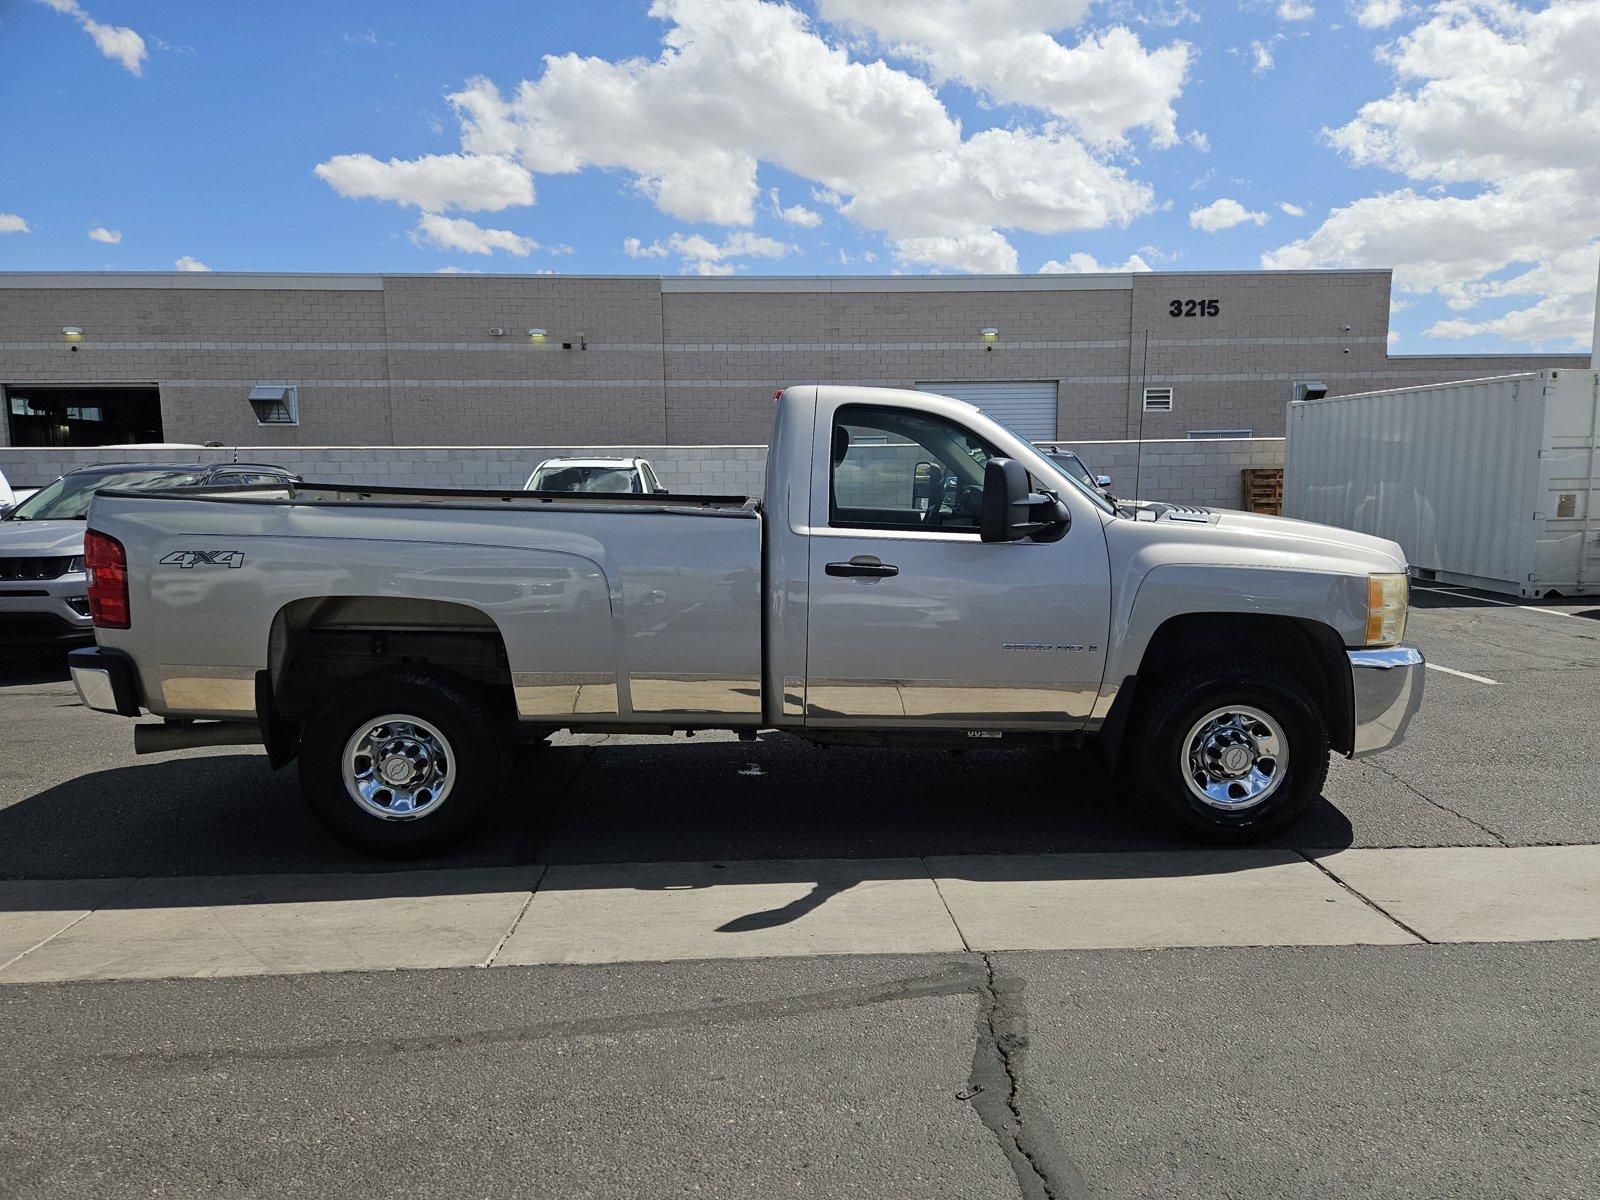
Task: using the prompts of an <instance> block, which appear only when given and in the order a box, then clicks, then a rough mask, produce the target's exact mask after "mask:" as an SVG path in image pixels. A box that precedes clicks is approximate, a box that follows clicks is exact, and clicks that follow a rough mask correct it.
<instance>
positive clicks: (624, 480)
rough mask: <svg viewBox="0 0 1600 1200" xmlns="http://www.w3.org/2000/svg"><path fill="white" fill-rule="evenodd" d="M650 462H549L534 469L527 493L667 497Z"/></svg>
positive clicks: (557, 460)
mask: <svg viewBox="0 0 1600 1200" xmlns="http://www.w3.org/2000/svg"><path fill="white" fill-rule="evenodd" d="M666 490H667V489H666V488H664V487H662V486H661V481H660V480H659V479H657V478H656V472H655V468H654V467H652V466H651V465H650V460H649V459H647V458H547V459H545V460H544V461H543V462H542V463H540V464H539V465H538V466H537V467H535V468H534V469H533V474H532V475H529V476H528V482H527V483H526V484H525V485H523V491H526V492H611V493H619V492H620V493H627V492H642V493H646V494H652V493H653V494H656V495H662V494H665V492H666Z"/></svg>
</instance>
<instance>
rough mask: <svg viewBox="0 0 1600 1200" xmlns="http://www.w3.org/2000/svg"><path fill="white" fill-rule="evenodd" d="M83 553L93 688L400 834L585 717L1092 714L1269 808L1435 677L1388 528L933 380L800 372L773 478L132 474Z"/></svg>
mask: <svg viewBox="0 0 1600 1200" xmlns="http://www.w3.org/2000/svg"><path fill="white" fill-rule="evenodd" d="M86 555H87V559H88V565H89V568H90V571H91V578H90V583H89V589H88V594H89V602H90V605H91V608H92V610H93V614H94V619H95V625H96V639H97V642H98V645H97V646H96V647H93V648H88V649H84V650H80V651H76V652H74V653H73V654H72V655H71V666H72V675H73V679H74V681H75V682H76V684H77V687H78V691H79V694H80V695H81V696H82V698H83V701H84V703H85V704H86V705H88V706H89V707H90V708H95V709H101V710H104V711H107V712H117V713H121V714H123V715H125V716H137V715H139V713H140V711H141V710H142V709H144V710H149V712H150V713H152V714H154V715H155V716H157V717H160V718H162V719H163V720H162V722H160V723H156V724H146V725H142V726H139V727H137V732H136V735H135V736H136V743H137V744H138V746H139V748H140V749H142V750H161V749H176V748H180V747H183V746H194V745H204V744H243V743H262V744H264V745H265V746H266V748H267V752H268V755H269V756H270V760H271V762H272V764H273V765H274V766H282V765H284V764H286V763H288V762H290V761H292V760H294V759H296V758H298V760H299V772H300V781H301V789H302V791H303V793H304V795H305V797H306V799H307V801H308V802H309V804H310V806H311V808H312V809H313V811H314V812H315V813H316V814H317V816H318V817H319V818H321V819H322V821H323V822H325V823H326V824H327V825H328V826H329V827H330V828H331V829H332V830H333V832H334V833H335V834H337V835H338V836H340V837H342V838H343V839H345V840H346V841H348V842H350V843H352V844H354V845H356V846H358V847H361V848H363V849H365V850H367V851H369V852H372V853H376V854H382V855H388V856H394V857H404V856H415V855H423V854H428V853H432V852H434V851H436V850H438V849H440V848H441V847H443V846H445V845H447V844H448V843H450V842H451V841H453V840H455V839H456V838H459V837H460V836H461V835H462V834H463V833H465V832H466V831H467V830H468V829H469V828H470V827H471V826H472V825H473V824H474V823H476V822H477V821H478V820H479V819H481V818H482V817H483V815H484V814H485V812H486V811H487V810H488V808H489V807H490V806H491V805H492V803H493V802H494V800H495V799H496V797H497V796H498V795H499V794H500V793H501V792H502V791H504V790H506V788H507V787H508V784H509V781H510V778H511V773H510V769H509V767H508V761H509V753H510V750H511V749H512V748H513V746H514V744H515V743H516V742H517V741H518V740H519V739H528V740H536V739H542V738H544V737H547V736H548V735H549V734H551V733H552V732H554V731H556V730H560V729H571V730H588V731H612V732H623V733H661V732H666V731H678V730H697V729H724V730H735V731H737V732H738V733H739V734H740V736H743V737H747V738H753V737H755V736H757V732H758V731H760V730H764V729H778V730H784V731H786V732H788V733H791V734H795V735H798V736H799V737H802V738H806V739H809V740H811V741H813V742H818V743H848V744H851V745H896V746H899V745H928V746H944V747H961V746H968V747H970V746H974V745H976V746H984V747H993V746H1010V745H1024V746H1040V747H1046V748H1048V747H1057V746H1062V745H1064V744H1075V743H1079V742H1084V741H1093V742H1094V743H1096V744H1098V745H1099V747H1100V748H1101V750H1102V751H1103V752H1104V754H1105V756H1106V758H1107V759H1108V760H1109V762H1110V763H1111V764H1112V765H1113V768H1114V770H1115V777H1116V778H1117V779H1119V780H1120V781H1121V784H1122V790H1123V791H1125V792H1126V793H1127V794H1130V795H1132V796H1136V797H1138V798H1139V799H1141V800H1142V801H1144V802H1145V803H1147V804H1148V805H1149V806H1150V807H1151V808H1152V809H1153V810H1154V811H1155V812H1156V813H1158V814H1159V815H1160V816H1161V817H1163V818H1165V819H1166V820H1167V821H1169V822H1171V823H1174V824H1175V825H1176V826H1178V827H1179V828H1180V829H1181V830H1183V831H1185V832H1187V833H1188V834H1190V835H1193V836H1196V837H1199V838H1203V839H1209V840H1215V841H1229V842H1238V841H1247V840H1251V839H1256V838H1260V837H1263V836H1266V835H1269V834H1271V833H1273V832H1275V831H1276V830H1279V829H1281V828H1283V827H1284V826H1286V825H1287V824H1289V823H1290V822H1291V821H1293V820H1294V819H1295V818H1296V817H1297V816H1298V815H1299V814H1300V813H1301V812H1302V811H1303V810H1304V809H1305V807H1306V805H1307V803H1308V801H1310V800H1311V799H1312V798H1313V797H1314V796H1316V794H1317V793H1318V791H1319V789H1320V788H1321V786H1322V783H1323V779H1324V777H1325V775H1326V773H1327V768H1328V755H1329V752H1330V750H1332V751H1338V752H1340V753H1342V754H1347V755H1363V754H1370V753H1373V752H1375V751H1378V750H1382V749H1384V748H1386V747H1388V746H1391V745H1393V744H1394V743H1395V742H1397V741H1398V740H1399V739H1400V738H1401V736H1402V735H1403V733H1404V731H1405V728H1406V724H1407V722H1408V721H1409V720H1410V718H1411V716H1412V714H1413V713H1414V712H1415V711H1416V709H1417V706H1418V704H1419V703H1420V701H1421V697H1422V687H1423V671H1422V665H1423V664H1422V656H1421V655H1420V654H1419V653H1418V652H1417V651H1416V650H1414V649H1412V648H1410V647H1408V646H1404V645H1402V644H1401V640H1402V638H1403V636H1404V631H1405V620H1406V611H1407V603H1408V592H1407V582H1406V564H1405V561H1404V558H1403V555H1402V552H1401V550H1400V547H1398V546H1397V545H1395V544H1394V543H1393V542H1387V541H1382V540H1379V539H1377V538H1371V537H1365V536H1363V535H1360V534H1355V533H1349V532H1345V531H1343V530H1338V529H1330V528H1326V527H1323V526H1318V525H1309V524H1304V523H1300V522H1295V521H1286V520H1280V519H1277V518H1271V517H1262V516H1255V515H1249V514H1245V513H1236V512H1215V511H1208V510H1204V509H1195V508H1177V507H1169V506H1159V507H1158V508H1154V509H1153V508H1145V509H1138V510H1136V509H1131V508H1130V509H1124V510H1119V509H1118V508H1117V507H1116V506H1115V505H1114V504H1113V503H1111V502H1110V501H1109V500H1108V499H1107V498H1106V497H1105V496H1104V495H1102V494H1100V493H1099V492H1097V491H1095V490H1094V489H1092V488H1088V487H1085V486H1083V485H1082V484H1080V483H1079V482H1077V481H1076V480H1075V479H1073V478H1072V477H1071V476H1070V475H1068V474H1066V473H1063V472H1062V471H1061V470H1060V469H1059V468H1057V467H1056V466H1054V465H1053V464H1052V463H1051V461H1050V460H1049V458H1047V457H1046V456H1045V455H1043V454H1042V453H1040V452H1039V451H1038V450H1037V449H1035V447H1034V446H1032V445H1031V444H1029V443H1028V441H1027V440H1025V439H1024V438H1022V437H1020V436H1018V435H1017V434H1015V433H1013V432H1012V431H1011V430H1010V429H1008V428H1006V427H1005V426H1004V425H1002V424H1001V423H999V422H998V421H996V420H994V419H993V418H991V417H988V416H986V415H985V414H984V413H983V412H981V411H980V410H979V409H977V408H975V407H973V406H972V405H970V404H965V403H962V402H961V401H958V400H952V399H947V398H944V397H940V396H931V395H928V394H927V393H923V392H909V391H894V390H887V389H877V388H862V387H843V386H805V387H793V388H789V389H788V390H787V391H785V392H784V393H783V394H782V395H781V396H780V397H779V399H778V402H777V413H776V421H775V425H774V430H773V437H772V442H771V447H770V450H769V452H768V458H767V473H766V497H765V499H764V500H761V501H757V500H751V499H745V498H743V497H719V496H689V495H670V496H668V495H651V496H641V495H601V494H584V495H573V496H571V497H567V496H551V495H539V494H534V493H527V492H490V491H407V490H404V489H385V488H367V487H346V486H335V485H328V484H315V483H305V484H293V485H290V486H287V487H279V488H244V489H240V488H232V489H205V488H197V489H185V490H179V491H172V492H165V493H160V494H155V493H148V494H147V493H136V492H128V491H114V490H107V491H103V492H101V493H100V494H99V495H98V496H97V497H96V498H95V500H94V503H93V506H92V508H91V509H90V512H89V530H88V539H87V544H86ZM1070 787H1071V784H1070V781H1069V780H1067V779H1063V781H1062V788H1063V791H1067V790H1068V789H1070Z"/></svg>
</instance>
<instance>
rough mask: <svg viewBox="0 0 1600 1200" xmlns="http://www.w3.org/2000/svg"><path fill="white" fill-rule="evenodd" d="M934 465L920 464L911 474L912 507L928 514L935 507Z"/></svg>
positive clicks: (928, 463)
mask: <svg viewBox="0 0 1600 1200" xmlns="http://www.w3.org/2000/svg"><path fill="white" fill-rule="evenodd" d="M933 491H934V486H933V464H932V463H931V462H919V463H918V464H917V465H916V468H915V469H914V470H913V471H912V473H911V507H912V508H914V509H916V510H917V511H918V512H927V511H928V509H929V508H930V507H932V505H933Z"/></svg>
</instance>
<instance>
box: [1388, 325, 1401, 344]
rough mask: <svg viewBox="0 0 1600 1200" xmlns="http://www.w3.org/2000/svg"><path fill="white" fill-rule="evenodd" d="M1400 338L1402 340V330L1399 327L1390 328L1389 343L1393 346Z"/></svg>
mask: <svg viewBox="0 0 1600 1200" xmlns="http://www.w3.org/2000/svg"><path fill="white" fill-rule="evenodd" d="M1399 340H1400V331H1399V330H1398V329H1391V330H1389V337H1388V342H1389V345H1391V346H1393V345H1394V344H1395V343H1396V342H1398V341H1399Z"/></svg>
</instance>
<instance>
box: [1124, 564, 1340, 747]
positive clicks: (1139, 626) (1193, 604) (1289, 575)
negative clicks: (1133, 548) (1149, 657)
mask: <svg viewBox="0 0 1600 1200" xmlns="http://www.w3.org/2000/svg"><path fill="white" fill-rule="evenodd" d="M1197 613H1228V614H1238V615H1253V616H1271V617H1290V618H1294V619H1296V620H1303V621H1314V622H1317V623H1320V624H1323V625H1327V626H1329V627H1331V628H1332V629H1334V630H1335V631H1336V632H1337V633H1338V634H1339V637H1340V638H1341V640H1342V641H1343V642H1344V644H1345V645H1346V646H1359V645H1361V644H1362V642H1363V640H1364V633H1365V628H1366V619H1367V577H1366V575H1365V573H1360V574H1357V573H1354V572H1342V571H1309V570H1306V569H1304V568H1299V567H1296V568H1284V567H1272V566H1259V565H1258V566H1241V565H1222V564H1211V563H1174V564H1170V565H1163V566H1157V567H1153V568H1151V569H1150V570H1149V571H1147V572H1146V573H1145V574H1144V575H1143V576H1142V577H1141V578H1140V579H1139V582H1138V584H1137V586H1136V587H1134V588H1132V589H1129V590H1127V591H1126V592H1124V593H1123V594H1122V595H1121V596H1120V597H1119V599H1118V601H1117V603H1116V604H1115V605H1114V607H1113V610H1112V620H1111V636H1110V639H1109V645H1108V646H1107V653H1106V673H1105V686H1104V687H1102V688H1101V692H1100V698H1099V700H1098V701H1097V702H1096V705H1095V712H1094V718H1095V719H1098V720H1101V721H1103V720H1104V719H1105V718H1106V716H1107V715H1108V714H1109V713H1110V711H1111V708H1112V705H1113V703H1114V702H1115V701H1116V698H1117V694H1118V693H1119V692H1120V691H1121V690H1122V683H1123V681H1124V680H1126V679H1128V678H1130V677H1131V676H1135V675H1137V674H1138V672H1139V665H1140V663H1141V662H1142V661H1143V659H1144V655H1145V651H1146V650H1147V649H1148V648H1149V646H1150V642H1151V639H1152V638H1154V636H1155V633H1156V631H1157V630H1158V629H1160V628H1161V626H1162V625H1164V624H1165V623H1166V622H1167V621H1169V620H1171V619H1172V618H1174V617H1179V616H1192V615H1195V614H1197Z"/></svg>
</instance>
